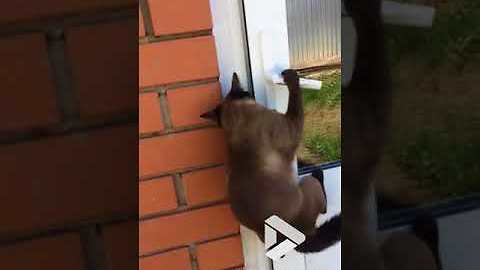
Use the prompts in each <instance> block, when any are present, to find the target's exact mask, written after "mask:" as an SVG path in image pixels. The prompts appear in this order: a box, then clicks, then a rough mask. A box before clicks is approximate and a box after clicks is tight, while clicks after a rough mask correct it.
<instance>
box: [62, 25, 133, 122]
mask: <svg viewBox="0 0 480 270" xmlns="http://www.w3.org/2000/svg"><path fill="white" fill-rule="evenodd" d="M137 31H138V21H137V20H126V21H121V22H114V23H105V24H94V25H89V26H80V27H74V28H70V29H68V30H67V32H66V42H67V43H66V46H67V52H68V55H69V58H70V61H71V63H72V76H73V84H74V85H73V87H74V91H75V97H76V100H77V102H78V105H79V109H80V114H81V116H82V117H91V116H97V115H112V114H116V113H120V112H126V111H128V112H131V111H135V112H137V108H138V101H137V95H138V86H137V78H138V62H137V61H138V60H137V59H138V58H137V57H138V45H137V43H136V42H133V40H136V39H137V38H138V34H137Z"/></svg>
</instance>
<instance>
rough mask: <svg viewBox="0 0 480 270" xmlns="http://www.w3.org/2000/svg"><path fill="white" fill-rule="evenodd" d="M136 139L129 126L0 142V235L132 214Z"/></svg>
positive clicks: (135, 203)
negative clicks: (40, 138) (24, 140)
mask: <svg viewBox="0 0 480 270" xmlns="http://www.w3.org/2000/svg"><path fill="white" fill-rule="evenodd" d="M137 142H138V131H137V126H136V125H135V126H133V125H132V126H126V127H117V128H106V129H102V130H97V131H92V132H88V133H81V134H77V135H69V136H62V137H52V138H49V139H43V140H36V141H31V142H25V143H18V144H14V145H4V146H1V147H0V164H2V170H0V179H2V180H3V186H4V187H8V188H0V198H2V204H1V205H0V212H1V213H2V225H1V226H0V235H2V234H5V233H9V234H11V235H16V234H17V233H23V232H26V231H28V232H30V231H31V230H34V229H35V230H44V229H45V228H49V227H52V226H59V225H62V224H73V223H77V222H79V221H84V220H86V219H96V218H105V217H108V216H110V215H120V214H133V213H137V211H138V199H137V196H134V194H135V195H136V193H135V192H136V190H137V189H138V178H137V177H138V172H137V170H136V168H135V167H136V166H133V165H132V164H136V162H137V157H138V147H137ZM133 191H135V192H133Z"/></svg>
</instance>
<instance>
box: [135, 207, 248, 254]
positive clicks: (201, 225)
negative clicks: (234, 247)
mask: <svg viewBox="0 0 480 270" xmlns="http://www.w3.org/2000/svg"><path fill="white" fill-rule="evenodd" d="M238 231H239V224H238V222H237V221H236V220H235V217H234V216H233V213H232V212H231V210H230V207H229V205H220V206H215V207H209V208H204V209H200V210H195V211H190V212H186V213H181V214H176V215H170V216H165V217H161V218H157V219H152V220H147V221H142V222H141V223H140V228H139V233H140V239H139V243H140V245H139V252H140V255H143V254H146V253H150V252H153V251H158V250H164V249H167V248H171V247H178V246H184V245H187V244H190V243H194V242H199V241H205V240H208V239H212V238H218V237H222V236H226V235H230V234H234V233H237V232H238Z"/></svg>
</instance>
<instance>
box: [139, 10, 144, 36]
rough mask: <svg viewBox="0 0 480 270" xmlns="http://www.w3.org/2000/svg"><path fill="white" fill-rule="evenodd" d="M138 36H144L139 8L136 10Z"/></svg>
mask: <svg viewBox="0 0 480 270" xmlns="http://www.w3.org/2000/svg"><path fill="white" fill-rule="evenodd" d="M138 36H139V37H144V36H145V25H144V24H143V15H142V12H140V10H138Z"/></svg>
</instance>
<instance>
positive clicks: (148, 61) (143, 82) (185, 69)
mask: <svg viewBox="0 0 480 270" xmlns="http://www.w3.org/2000/svg"><path fill="white" fill-rule="evenodd" d="M139 69H140V82H139V83H140V86H141V87H146V86H153V85H163V84H169V83H174V82H181V81H191V80H199V79H205V78H215V77H218V68H217V56H216V52H215V43H214V41H213V37H211V36H208V37H197V38H189V39H180V40H174V41H165V42H157V43H151V44H145V45H141V46H140V55H139Z"/></svg>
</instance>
